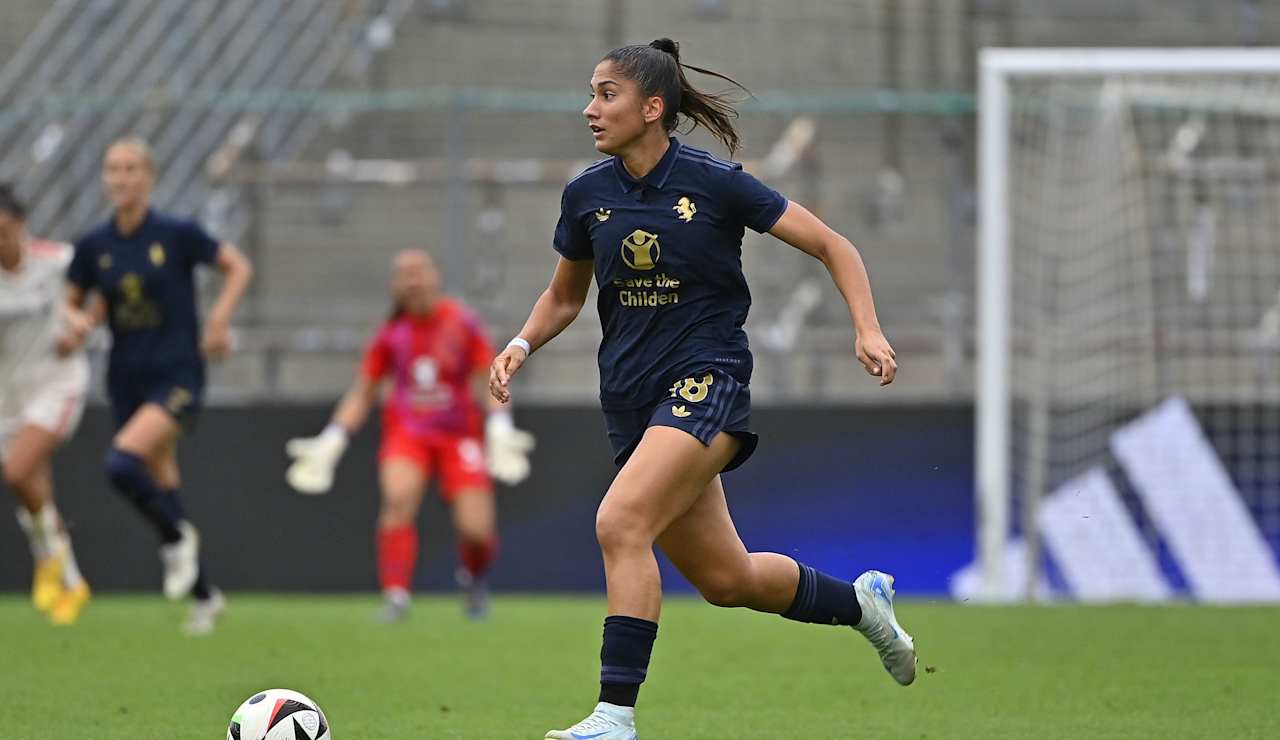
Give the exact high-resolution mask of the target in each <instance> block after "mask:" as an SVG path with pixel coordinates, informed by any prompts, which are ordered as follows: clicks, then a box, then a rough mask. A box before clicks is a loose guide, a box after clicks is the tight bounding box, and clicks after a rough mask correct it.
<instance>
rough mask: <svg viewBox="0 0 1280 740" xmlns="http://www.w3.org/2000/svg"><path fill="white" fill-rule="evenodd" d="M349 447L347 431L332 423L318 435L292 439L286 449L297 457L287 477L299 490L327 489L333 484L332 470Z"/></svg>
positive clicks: (319, 491)
mask: <svg viewBox="0 0 1280 740" xmlns="http://www.w3.org/2000/svg"><path fill="white" fill-rule="evenodd" d="M346 450H347V432H346V430H344V429H343V428H342V427H340V426H338V425H337V424H330V425H329V426H327V427H325V428H324V431H323V432H321V433H320V434H319V436H316V437H299V438H297V439H291V440H289V443H288V444H286V445H285V448H284V451H285V453H286V454H288V455H289V457H292V458H294V460H293V464H292V465H290V466H289V470H288V471H286V472H285V475H284V478H285V480H287V481H288V482H289V485H290V486H293V489H294V490H295V491H297V492H298V493H306V494H311V495H315V494H320V493H328V492H329V489H330V488H332V487H333V471H334V469H335V468H337V467H338V460H340V459H342V453H343V452H346Z"/></svg>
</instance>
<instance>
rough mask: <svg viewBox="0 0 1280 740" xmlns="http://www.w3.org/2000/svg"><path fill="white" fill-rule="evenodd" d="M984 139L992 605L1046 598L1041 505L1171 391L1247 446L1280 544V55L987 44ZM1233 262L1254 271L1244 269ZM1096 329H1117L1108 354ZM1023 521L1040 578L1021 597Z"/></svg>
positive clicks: (980, 417)
mask: <svg viewBox="0 0 1280 740" xmlns="http://www.w3.org/2000/svg"><path fill="white" fill-rule="evenodd" d="M1064 101H1065V102H1064ZM1135 111H1136V112H1135ZM1152 111H1155V112H1152ZM978 123H979V139H978V147H979V158H978V196H979V227H978V236H977V259H976V262H977V266H976V269H977V276H976V278H977V295H976V303H977V368H976V374H977V379H976V380H977V382H976V389H975V393H976V395H975V406H976V419H975V434H976V445H975V456H976V460H975V485H976V501H975V504H976V539H977V549H978V553H977V561H978V565H979V571H980V574H981V583H982V588H981V591H982V596H983V598H985V599H988V600H1006V599H1009V598H1021V597H1029V596H1032V595H1033V594H1034V593H1036V589H1038V587H1039V583H1038V579H1039V578H1040V575H1039V574H1040V567H1039V564H1040V558H1041V555H1040V535H1041V533H1040V527H1039V526H1038V525H1037V521H1038V519H1037V514H1038V513H1039V503H1040V500H1041V499H1042V498H1043V497H1045V496H1048V495H1050V494H1051V493H1052V492H1053V489H1054V487H1055V486H1058V485H1061V484H1062V481H1064V480H1076V481H1078V480H1080V478H1079V476H1082V475H1086V474H1088V473H1089V471H1090V470H1093V471H1098V470H1101V469H1102V468H1103V467H1105V466H1107V465H1113V466H1114V465H1115V464H1116V455H1115V454H1114V452H1115V448H1114V445H1115V439H1116V434H1117V431H1118V430H1119V429H1120V427H1121V426H1122V425H1125V424H1131V423H1132V420H1133V418H1134V417H1135V416H1136V415H1137V414H1139V413H1141V412H1142V411H1144V410H1148V409H1151V408H1154V407H1155V406H1156V405H1157V404H1158V403H1159V402H1160V401H1161V400H1162V399H1165V398H1170V397H1173V396H1177V397H1180V398H1181V397H1186V398H1188V399H1189V402H1190V404H1191V405H1192V406H1195V405H1197V404H1201V405H1202V406H1204V405H1207V406H1209V407H1212V408H1214V409H1215V410H1214V411H1212V412H1211V413H1213V414H1215V415H1218V416H1222V417H1223V420H1222V421H1221V423H1220V426H1221V427H1222V428H1221V429H1217V428H1214V424H1218V422H1212V423H1208V424H1206V425H1205V430H1204V436H1205V437H1206V438H1207V439H1211V440H1216V439H1217V437H1215V434H1226V431H1224V430H1227V431H1229V430H1228V425H1230V424H1240V425H1241V426H1240V429H1241V431H1240V432H1239V435H1240V436H1241V437H1244V436H1246V435H1252V437H1251V438H1250V439H1245V440H1243V441H1242V442H1241V445H1242V449H1245V448H1247V450H1246V452H1242V453H1241V459H1242V460H1244V459H1245V458H1247V460H1246V463H1242V464H1247V465H1250V466H1253V467H1250V468H1249V471H1250V475H1251V476H1252V477H1253V478H1257V479H1261V480H1262V483H1261V484H1259V485H1258V486H1257V488H1258V489H1259V490H1261V489H1263V488H1266V489H1268V490H1267V491H1266V492H1264V493H1265V495H1266V496H1267V497H1273V496H1274V498H1267V499H1266V501H1265V502H1264V503H1263V504H1262V505H1261V506H1262V508H1266V510H1267V512H1272V509H1274V510H1275V511H1274V513H1268V514H1267V515H1266V516H1267V517H1271V518H1269V519H1267V521H1264V522H1262V524H1261V527H1262V530H1264V531H1266V532H1268V535H1267V536H1270V537H1273V540H1272V541H1273V543H1274V542H1280V536H1276V534H1277V533H1276V532H1271V531H1270V528H1274V527H1275V526H1276V523H1277V521H1280V493H1277V492H1276V490H1275V489H1276V488H1280V480H1275V479H1274V475H1275V472H1276V470H1277V469H1280V462H1278V461H1277V459H1280V428H1276V427H1277V426H1280V410H1277V409H1280V363H1274V362H1273V360H1274V359H1275V358H1276V357H1277V356H1280V339H1277V337H1280V295H1277V291H1280V287H1278V286H1277V283H1278V282H1280V233H1275V232H1277V231H1280V219H1277V220H1276V221H1275V222H1268V221H1262V220H1261V219H1264V218H1266V213H1267V212H1268V211H1270V212H1275V211H1277V210H1280V184H1277V183H1278V182H1280V48H1253V49H1228V48H1181V49H1122V48H1110V49H1103V48H1088V49H1084V48H1082V49H1069V48H1054V49H984V50H983V51H982V52H981V56H980V81H979V97H978ZM1090 166H1092V167H1094V169H1093V170H1088V169H1087V168H1088V167H1090ZM1059 206H1060V207H1059ZM1073 219H1074V220H1073ZM1268 224H1269V225H1270V226H1274V227H1275V228H1269V226H1268ZM1233 229H1234V231H1232V230H1233ZM1037 230H1039V231H1037ZM1041 233H1042V234H1043V235H1044V238H1043V239H1040V238H1039V235H1040V234H1041ZM1273 234H1274V235H1273ZM1232 240H1234V241H1232ZM1206 244H1207V246H1204V245H1206ZM1076 245H1080V247H1079V248H1080V249H1081V250H1082V251H1081V252H1080V253H1076V254H1070V255H1068V256H1066V257H1065V258H1059V257H1058V256H1056V255H1055V254H1052V253H1051V252H1052V250H1055V249H1056V250H1062V251H1068V252H1070V251H1071V250H1073V249H1076ZM1086 249H1088V250H1091V251H1089V252H1088V254H1087V255H1086V254H1084V252H1083V250H1086ZM1233 249H1234V250H1236V252H1238V253H1239V254H1240V255H1241V257H1240V259H1246V257H1245V255H1247V260H1249V261H1248V262H1247V263H1242V264H1245V265H1246V266H1244V267H1237V268H1233V269H1234V271H1230V270H1228V269H1227V267H1230V265H1229V264H1228V263H1229V261H1230V260H1231V259H1234V258H1233V256H1232V255H1233V254H1235V253H1234V252H1232V250H1233ZM1020 250H1021V251H1020ZM1020 255H1024V256H1020ZM1019 260H1022V261H1021V262H1019ZM1215 260H1216V262H1215ZM1046 281H1061V284H1062V285H1064V286H1067V287H1066V288H1065V290H1071V291H1075V293H1073V294H1072V295H1070V296H1064V295H1063V294H1060V293H1059V294H1054V296H1053V297H1050V296H1049V291H1042V292H1037V291H1038V288H1037V286H1038V285H1045V284H1047V282H1046ZM1215 281H1216V282H1215ZM1232 281H1234V282H1232ZM1056 285H1057V284H1056V283H1055V286H1056ZM1170 285H1173V286H1175V287H1174V288H1170V287H1169V286H1170ZM1055 289H1056V287H1055ZM1088 290H1092V291H1093V293H1089V292H1087V291H1088ZM1268 291H1269V292H1268ZM1174 293H1176V295H1174ZM1042 296H1043V297H1042ZM1224 298H1225V300H1224ZM1246 301H1247V304H1246ZM1073 311H1074V313H1072V312H1073ZM1162 312H1163V313H1162ZM1255 314H1256V315H1255ZM1090 317H1093V319H1096V320H1097V321H1098V322H1100V323H1099V326H1102V325H1105V326H1106V329H1105V331H1103V333H1102V334H1101V335H1094V336H1093V337H1092V338H1091V339H1090V338H1089V337H1088V336H1086V335H1087V334H1088V332H1087V322H1088V321H1089V320H1091V319H1090ZM1269 317H1270V318H1269ZM1268 321H1270V322H1271V324H1275V325H1276V326H1275V327H1271V328H1270V329H1269V328H1268V327H1269V326H1270V324H1268ZM1171 322H1185V323H1184V324H1183V326H1184V327H1185V331H1186V334H1185V335H1178V336H1174V337H1173V339H1172V340H1171V339H1170V332H1169V331H1168V329H1167V324H1168V323H1171ZM1249 327H1256V328H1254V329H1251V328H1249ZM1268 331H1270V332H1272V333H1274V334H1276V336H1274V337H1273V336H1271V334H1268V333H1267V332H1268ZM1078 336H1079V337H1084V342H1083V344H1082V345H1077V344H1076V342H1077V338H1078ZM1171 342H1172V343H1171ZM1177 342H1183V345H1180V346H1174V345H1176V344H1177ZM1268 342H1270V343H1271V344H1268ZM1223 347H1226V349H1223ZM1246 347H1247V349H1246ZM1131 348H1132V349H1131ZM1111 351H1115V352H1117V353H1119V354H1122V355H1124V358H1123V363H1124V364H1120V365H1118V364H1106V363H1105V362H1104V361H1103V360H1102V359H1101V356H1106V355H1107V354H1108V353H1109V352H1111ZM1202 355H1203V356H1202ZM1215 357H1220V358H1221V364H1220V365H1218V366H1217V367H1216V368H1213V367H1205V368H1202V367H1201V365H1202V364H1205V363H1208V364H1212V362H1211V361H1213V360H1214V359H1215ZM1202 361H1203V362H1202ZM1268 363H1271V364H1268ZM1112 372H1116V374H1117V375H1118V377H1115V376H1112V375H1111V373H1112ZM1214 372H1217V373H1220V375H1219V376H1218V377H1217V378H1216V380H1217V381H1220V382H1217V383H1215V378H1214V377H1212V375H1211V374H1212V373H1214ZM1215 404H1216V405H1215ZM1063 409H1065V410H1063ZM1221 409H1228V410H1221ZM1234 409H1245V411H1240V412H1237V411H1235V410H1234ZM1206 413H1209V412H1206ZM1237 414H1239V416H1237ZM1228 416H1229V417H1231V418H1226V417H1228ZM1170 418H1172V417H1170ZM1179 418H1182V417H1179ZM1241 419H1244V421H1241ZM1192 423H1194V422H1192ZM1055 425H1056V426H1055ZM1232 433H1233V434H1234V432H1232ZM1233 439H1234V437H1233ZM1054 445H1061V446H1062V447H1064V448H1071V452H1070V454H1072V455H1074V457H1072V458H1071V459H1070V460H1067V461H1065V462H1064V461H1061V460H1057V461H1055V460H1053V459H1051V458H1052V455H1054V454H1056V450H1055V449H1054ZM1109 445H1110V447H1109ZM1046 460H1047V461H1048V462H1046ZM1019 466H1022V467H1019ZM1227 467H1228V468H1230V467H1231V464H1230V461H1228V463H1227ZM1015 468H1017V469H1018V474H1017V475H1015ZM1130 472H1132V471H1130ZM1267 481H1270V482H1269V483H1268V482H1267ZM1255 482H1256V481H1255ZM1108 495H1110V494H1108ZM1242 495H1243V494H1242ZM1260 495H1261V494H1260ZM1120 498H1122V494H1116V500H1120ZM1244 498H1245V499H1247V498H1248V496H1247V495H1244ZM1255 503H1257V502H1256V501H1251V502H1250V504H1251V505H1252V504H1255ZM1268 507H1269V508H1268ZM1015 508H1017V509H1018V511H1019V512H1020V516H1019V518H1018V519H1019V522H1018V523H1020V524H1021V526H1020V527H1018V528H1017V529H1019V530H1020V532H1021V537H1022V540H1023V541H1022V542H1021V543H1020V544H1019V547H1018V548H1017V550H1016V551H1017V553H1019V555H1017V557H1020V558H1026V559H1027V564H1028V565H1029V566H1031V567H1027V568H1025V569H1024V568H1021V567H1016V568H1014V569H1012V570H1016V571H1017V572H1018V573H1020V574H1024V575H1023V576H1019V577H1020V578H1023V577H1024V576H1025V583H1024V584H1020V585H1021V586H1022V587H1021V588H1019V589H1017V591H1016V592H1015V593H1011V592H1010V586H1009V583H1008V579H1009V578H1010V575H1009V572H1010V569H1009V567H1008V562H1007V561H1008V559H1009V557H1010V554H1009V553H1010V552H1011V551H1012V550H1011V548H1010V544H1011V538H1012V537H1013V531H1014V529H1015V527H1014V524H1015V521H1014V513H1015ZM1255 508H1258V507H1255ZM1257 516H1262V515H1257ZM1142 526H1146V527H1148V528H1149V529H1150V528H1152V527H1153V526H1154V525H1150V524H1143V525H1142ZM1162 534H1163V533H1162ZM1273 546H1274V545H1273Z"/></svg>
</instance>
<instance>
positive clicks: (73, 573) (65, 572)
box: [57, 532, 84, 588]
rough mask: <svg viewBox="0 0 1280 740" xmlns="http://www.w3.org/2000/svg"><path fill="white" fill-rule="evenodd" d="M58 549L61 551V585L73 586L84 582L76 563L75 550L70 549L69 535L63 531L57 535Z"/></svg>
mask: <svg viewBox="0 0 1280 740" xmlns="http://www.w3.org/2000/svg"><path fill="white" fill-rule="evenodd" d="M57 541H58V549H59V550H60V551H61V552H62V585H63V586H65V587H67V588H75V587H76V586H79V585H80V584H81V583H83V582H84V576H82V575H80V566H79V565H78V564H77V563H76V553H75V550H72V549H71V535H69V534H67V533H66V532H63V533H61V534H59V535H58V536H57Z"/></svg>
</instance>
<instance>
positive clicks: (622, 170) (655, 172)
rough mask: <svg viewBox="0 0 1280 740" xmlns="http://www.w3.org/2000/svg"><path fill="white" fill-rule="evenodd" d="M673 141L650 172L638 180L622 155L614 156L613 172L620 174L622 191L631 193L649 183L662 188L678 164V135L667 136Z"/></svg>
mask: <svg viewBox="0 0 1280 740" xmlns="http://www.w3.org/2000/svg"><path fill="white" fill-rule="evenodd" d="M667 141H669V142H671V146H668V147H667V152H666V154H663V155H662V159H659V160H658V163H657V164H656V165H654V166H653V169H652V170H649V174H647V175H645V176H644V177H642V178H640V179H639V180H637V179H636V178H634V177H632V176H631V173H630V172H627V168H626V167H625V166H624V165H623V164H622V157H616V156H615V157H614V158H613V173H614V174H615V175H617V176H618V182H620V183H622V192H624V193H630V192H631V191H632V190H635V189H636V188H638V187H640V186H641V185H648V186H649V187H651V188H656V189H659V190H660V189H662V186H663V185H666V184H667V177H669V176H670V175H671V170H673V169H675V166H676V154H678V153H679V152H680V142H679V140H677V139H676V137H674V136H671V137H668V138H667Z"/></svg>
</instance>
